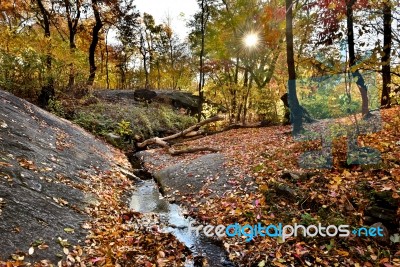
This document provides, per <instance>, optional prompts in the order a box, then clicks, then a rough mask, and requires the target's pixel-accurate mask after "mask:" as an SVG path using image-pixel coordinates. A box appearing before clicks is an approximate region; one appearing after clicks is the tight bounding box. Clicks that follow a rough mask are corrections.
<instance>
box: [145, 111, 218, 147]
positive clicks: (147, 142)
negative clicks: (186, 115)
mask: <svg viewBox="0 0 400 267" xmlns="http://www.w3.org/2000/svg"><path fill="white" fill-rule="evenodd" d="M223 119H224V117H222V116H214V117H212V118H209V119H206V120H204V121H201V122H199V123H196V124H195V125H193V126H190V127H189V128H187V129H186V130H183V131H182V132H179V133H176V134H173V135H169V136H166V137H163V138H160V137H155V138H151V139H147V140H145V141H144V142H142V143H138V144H137V147H138V148H144V147H146V146H148V145H151V144H158V145H160V146H162V147H167V146H169V145H168V143H167V142H165V141H168V140H172V139H176V138H178V137H181V136H186V135H188V134H189V133H191V132H193V131H195V130H197V129H199V128H200V127H201V126H203V125H206V124H209V123H212V122H216V121H221V120H223Z"/></svg>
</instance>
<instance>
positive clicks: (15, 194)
mask: <svg viewBox="0 0 400 267" xmlns="http://www.w3.org/2000/svg"><path fill="white" fill-rule="evenodd" d="M114 153H117V152H116V151H115V150H113V149H112V148H111V147H109V146H107V145H105V144H104V143H103V142H101V141H99V140H97V139H96V138H95V137H93V136H92V135H90V134H88V133H86V132H85V131H84V130H82V129H81V128H79V127H77V126H75V125H73V124H72V123H70V122H68V121H66V120H63V119H59V118H58V117H56V116H54V115H52V114H49V113H48V112H46V111H44V110H42V109H40V108H38V107H36V106H34V105H32V104H30V103H28V102H26V101H24V100H21V99H19V98H17V97H15V96H13V95H11V94H9V93H6V92H4V91H1V90H0V239H1V242H0V261H1V260H6V259H7V258H8V257H9V256H10V254H13V253H18V255H20V256H21V255H22V256H24V257H25V259H24V260H25V261H31V262H33V261H35V262H36V261H39V260H42V259H48V260H50V261H52V262H53V263H56V262H57V261H59V260H60V256H61V257H62V256H63V255H64V257H65V254H64V253H63V247H62V246H61V245H60V244H59V239H61V240H68V241H67V242H68V243H69V244H71V245H72V244H74V245H76V244H82V243H83V242H84V241H85V236H86V230H85V229H83V228H82V225H83V223H84V222H85V221H87V220H89V219H90V218H89V217H88V215H86V213H85V212H84V210H85V208H86V207H87V206H89V205H92V204H96V203H97V202H98V199H96V197H95V196H94V195H92V194H90V193H87V192H85V191H84V190H82V188H84V187H85V186H91V185H90V182H89V181H88V180H87V179H86V177H87V175H89V174H96V173H98V172H100V171H103V170H106V169H108V168H110V167H111V166H112V165H115V163H113V158H114V155H115V154H114ZM39 244H42V246H39V247H40V248H42V249H39V248H38V245H39ZM33 246H34V247H35V252H34V253H33V254H32V255H29V253H28V251H29V248H30V247H33ZM14 257H16V256H14Z"/></svg>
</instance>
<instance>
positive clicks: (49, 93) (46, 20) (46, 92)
mask: <svg viewBox="0 0 400 267" xmlns="http://www.w3.org/2000/svg"><path fill="white" fill-rule="evenodd" d="M37 4H38V6H39V9H40V13H41V14H42V17H43V29H44V37H45V39H46V43H48V46H49V47H47V55H46V71H47V77H46V80H45V84H44V85H43V86H42V90H41V92H40V95H39V98H38V102H39V105H40V106H41V107H46V106H47V105H48V104H49V100H50V99H52V98H53V97H54V95H55V91H54V79H53V77H52V73H51V69H52V66H51V64H52V56H51V43H50V41H51V40H50V34H51V33H50V16H49V13H48V12H47V10H46V8H45V7H44V5H43V3H42V0H37Z"/></svg>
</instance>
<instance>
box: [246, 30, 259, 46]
mask: <svg viewBox="0 0 400 267" xmlns="http://www.w3.org/2000/svg"><path fill="white" fill-rule="evenodd" d="M258 41H259V38H258V34H257V33H254V32H251V33H248V34H246V35H245V36H244V38H243V42H244V45H245V46H247V47H255V46H256V45H257V44H258Z"/></svg>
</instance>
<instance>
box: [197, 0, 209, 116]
mask: <svg viewBox="0 0 400 267" xmlns="http://www.w3.org/2000/svg"><path fill="white" fill-rule="evenodd" d="M205 2H206V0H201V21H200V23H201V25H200V27H201V48H200V77H199V85H198V92H199V100H198V103H197V106H198V107H197V121H198V122H200V121H201V114H202V112H203V97H204V93H203V87H204V82H205V77H204V54H205V49H204V43H205V33H206V23H207V19H206V3H205Z"/></svg>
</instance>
